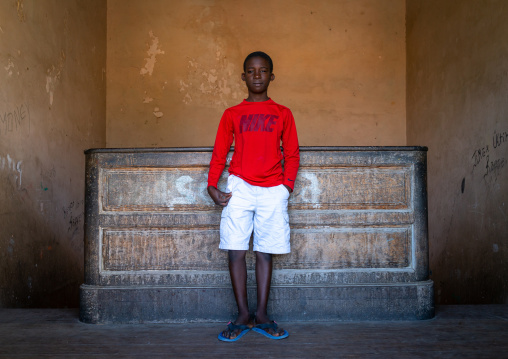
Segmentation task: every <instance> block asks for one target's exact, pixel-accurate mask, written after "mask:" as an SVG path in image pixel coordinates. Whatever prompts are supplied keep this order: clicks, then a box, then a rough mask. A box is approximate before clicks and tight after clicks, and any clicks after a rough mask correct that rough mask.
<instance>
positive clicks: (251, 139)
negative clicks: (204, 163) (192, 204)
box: [208, 99, 300, 190]
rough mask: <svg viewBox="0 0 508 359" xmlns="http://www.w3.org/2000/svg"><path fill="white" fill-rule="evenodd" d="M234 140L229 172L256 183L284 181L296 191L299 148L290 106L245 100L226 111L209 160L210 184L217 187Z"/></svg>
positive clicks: (278, 183)
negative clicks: (282, 162)
mask: <svg viewBox="0 0 508 359" xmlns="http://www.w3.org/2000/svg"><path fill="white" fill-rule="evenodd" d="M233 139H234V140H235V150H234V153H233V158H232V159H231V162H230V164H229V173H230V174H233V175H235V176H238V177H240V178H242V179H243V180H245V181H246V182H248V183H250V184H252V185H255V186H261V187H272V186H277V185H280V184H285V185H288V186H289V187H290V188H291V190H293V188H294V185H295V178H296V174H297V172H298V166H299V164H300V149H299V145H298V136H297V133H296V126H295V120H294V118H293V114H292V113H291V111H290V110H289V109H288V108H287V107H285V106H282V105H279V104H277V103H275V102H274V101H273V100H271V99H269V100H268V101H263V102H248V101H245V100H244V101H243V102H242V103H240V104H239V105H236V106H233V107H230V108H228V109H227V110H226V111H224V114H223V115H222V118H221V120H220V123H219V129H218V131H217V137H216V138H215V145H214V147H213V154H212V160H211V161H210V171H209V172H208V185H209V186H214V187H217V182H218V181H219V177H220V176H221V174H222V171H223V170H224V167H225V165H226V156H227V154H228V152H229V149H230V147H231V144H232V143H233ZM281 141H282V148H283V153H281V150H280V146H281ZM282 159H284V171H283V169H282V164H281V161H282Z"/></svg>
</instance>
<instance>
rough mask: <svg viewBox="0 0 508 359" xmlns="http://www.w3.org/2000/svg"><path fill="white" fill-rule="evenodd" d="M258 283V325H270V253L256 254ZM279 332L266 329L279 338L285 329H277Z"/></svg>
mask: <svg viewBox="0 0 508 359" xmlns="http://www.w3.org/2000/svg"><path fill="white" fill-rule="evenodd" d="M256 282H257V291H258V294H257V300H258V305H257V310H256V324H264V323H269V322H270V318H268V313H267V305H268V296H269V294H270V284H271V282H272V255H271V254H269V253H262V252H256ZM277 329H278V330H277V332H275V331H274V330H273V329H271V328H269V329H265V330H266V331H267V332H268V333H270V334H272V335H275V336H278V335H281V334H283V333H284V329H282V328H277Z"/></svg>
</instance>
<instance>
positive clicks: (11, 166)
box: [0, 154, 23, 187]
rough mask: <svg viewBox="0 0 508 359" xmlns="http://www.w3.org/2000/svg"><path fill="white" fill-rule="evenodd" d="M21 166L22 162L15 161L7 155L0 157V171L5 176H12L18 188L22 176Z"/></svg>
mask: <svg viewBox="0 0 508 359" xmlns="http://www.w3.org/2000/svg"><path fill="white" fill-rule="evenodd" d="M21 165H22V161H16V160H14V159H13V158H11V156H9V155H8V154H7V155H5V156H3V155H0V170H1V171H2V172H6V173H7V174H13V175H14V178H15V181H16V183H18V185H19V187H21V175H22V174H23V169H22V168H21Z"/></svg>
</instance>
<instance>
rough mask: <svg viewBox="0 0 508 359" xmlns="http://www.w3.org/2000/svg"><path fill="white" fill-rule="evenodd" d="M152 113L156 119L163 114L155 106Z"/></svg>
mask: <svg viewBox="0 0 508 359" xmlns="http://www.w3.org/2000/svg"><path fill="white" fill-rule="evenodd" d="M153 115H154V116H155V117H157V119H159V118H161V117H162V116H164V114H163V113H162V111H161V110H160V109H159V108H158V107H155V108H154V109H153Z"/></svg>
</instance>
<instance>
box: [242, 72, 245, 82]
mask: <svg viewBox="0 0 508 359" xmlns="http://www.w3.org/2000/svg"><path fill="white" fill-rule="evenodd" d="M242 81H245V72H242Z"/></svg>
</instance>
